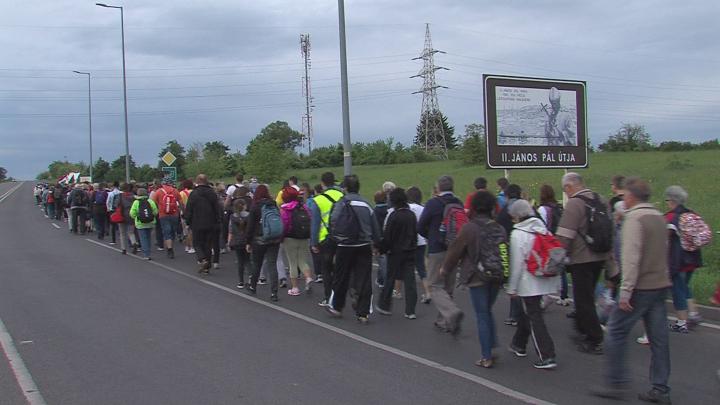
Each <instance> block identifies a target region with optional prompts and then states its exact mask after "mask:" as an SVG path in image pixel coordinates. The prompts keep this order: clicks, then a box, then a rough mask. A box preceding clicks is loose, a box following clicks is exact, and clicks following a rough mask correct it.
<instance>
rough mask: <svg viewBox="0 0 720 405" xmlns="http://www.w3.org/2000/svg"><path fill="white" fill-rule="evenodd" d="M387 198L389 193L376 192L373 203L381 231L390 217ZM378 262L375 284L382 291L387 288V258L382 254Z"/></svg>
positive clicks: (374, 214)
mask: <svg viewBox="0 0 720 405" xmlns="http://www.w3.org/2000/svg"><path fill="white" fill-rule="evenodd" d="M387 198H388V195H387V193H385V192H384V191H382V190H378V191H376V192H375V195H374V196H373V202H374V203H375V208H373V216H374V217H375V220H376V221H377V222H378V226H379V227H380V229H383V225H384V224H385V218H386V217H387V215H388V209H389V205H388V203H387ZM377 262H378V271H377V275H376V277H375V284H376V285H377V286H378V288H380V289H381V290H382V289H383V288H384V287H385V275H386V274H387V256H386V255H385V254H383V253H381V254H380V255H379V256H378V257H377Z"/></svg>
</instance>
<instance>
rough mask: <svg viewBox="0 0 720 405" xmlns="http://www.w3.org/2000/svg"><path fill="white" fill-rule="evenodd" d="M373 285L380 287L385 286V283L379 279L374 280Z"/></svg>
mask: <svg viewBox="0 0 720 405" xmlns="http://www.w3.org/2000/svg"><path fill="white" fill-rule="evenodd" d="M375 285H376V286H378V288H380V289H383V288H385V283H381V282H380V280H375Z"/></svg>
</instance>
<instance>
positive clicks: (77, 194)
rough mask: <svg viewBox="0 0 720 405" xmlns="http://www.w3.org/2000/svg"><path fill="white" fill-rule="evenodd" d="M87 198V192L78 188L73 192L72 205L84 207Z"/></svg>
mask: <svg viewBox="0 0 720 405" xmlns="http://www.w3.org/2000/svg"><path fill="white" fill-rule="evenodd" d="M86 198H87V194H85V192H84V191H83V190H80V189H76V190H73V192H72V206H73V207H82V206H83V205H85V204H84V202H85V200H86Z"/></svg>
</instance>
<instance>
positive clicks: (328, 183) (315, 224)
mask: <svg viewBox="0 0 720 405" xmlns="http://www.w3.org/2000/svg"><path fill="white" fill-rule="evenodd" d="M320 181H321V182H322V187H323V190H322V192H321V193H319V194H317V195H316V196H315V198H313V205H312V206H311V211H310V246H311V248H310V249H311V250H312V252H313V253H316V254H319V255H320V269H321V274H322V282H323V290H324V291H323V292H324V298H323V300H322V301H320V302H319V303H318V305H320V306H321V307H324V306H327V304H328V301H329V300H330V294H331V293H332V285H333V276H334V275H335V252H336V250H337V244H336V243H335V241H334V240H333V238H329V237H328V233H329V227H330V212H331V210H332V208H333V206H334V205H335V203H336V202H338V201H340V200H341V199H342V197H343V195H344V194H343V192H342V191H341V190H340V189H339V188H338V187H337V186H336V185H335V175H334V174H333V173H332V172H325V173H323V174H322V176H320Z"/></svg>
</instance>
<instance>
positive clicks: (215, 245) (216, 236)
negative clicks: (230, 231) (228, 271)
mask: <svg viewBox="0 0 720 405" xmlns="http://www.w3.org/2000/svg"><path fill="white" fill-rule="evenodd" d="M220 239H221V238H220V227H217V228H215V229H213V230H212V232H211V233H210V248H211V249H212V262H213V264H219V263H220Z"/></svg>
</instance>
